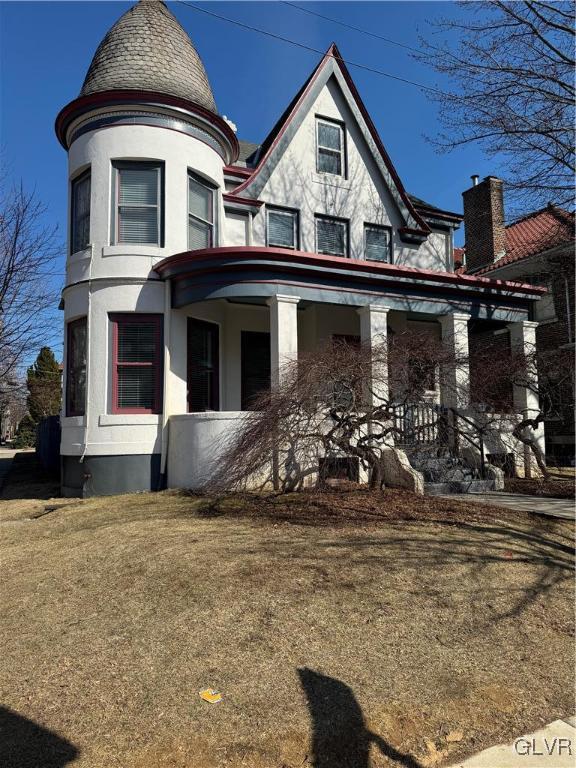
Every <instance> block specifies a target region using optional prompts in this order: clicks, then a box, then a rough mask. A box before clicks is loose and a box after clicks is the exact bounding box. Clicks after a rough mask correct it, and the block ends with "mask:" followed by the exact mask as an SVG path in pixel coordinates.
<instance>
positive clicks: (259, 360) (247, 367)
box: [241, 331, 270, 411]
mask: <svg viewBox="0 0 576 768" xmlns="http://www.w3.org/2000/svg"><path fill="white" fill-rule="evenodd" d="M241 355H242V365H241V400H242V406H241V407H242V410H243V411H250V410H252V409H253V408H254V401H255V400H256V398H257V397H258V395H261V394H263V393H265V392H269V391H270V334H269V333H258V332H255V331H242V340H241Z"/></svg>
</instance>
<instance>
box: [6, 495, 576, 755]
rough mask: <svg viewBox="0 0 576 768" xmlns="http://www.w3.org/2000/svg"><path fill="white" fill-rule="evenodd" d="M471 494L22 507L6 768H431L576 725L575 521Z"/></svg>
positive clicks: (167, 498)
mask: <svg viewBox="0 0 576 768" xmlns="http://www.w3.org/2000/svg"><path fill="white" fill-rule="evenodd" d="M54 506H57V507H58V508H57V509H54ZM470 507H472V508H469V507H468V505H466V504H465V503H459V502H456V501H451V500H443V499H433V498H426V499H420V498H418V497H416V496H412V495H410V494H408V493H402V492H397V491H385V492H384V493H383V494H378V495H373V494H369V493H366V492H361V491H355V492H350V493H332V494H328V495H327V496H326V497H325V498H319V497H315V496H305V497H304V498H302V497H298V496H292V497H288V498H286V499H281V500H279V499H273V498H268V499H260V498H253V497H244V498H242V497H237V498H233V499H228V500H225V501H223V502H212V501H209V500H206V499H202V498H197V497H193V496H187V495H185V494H177V493H170V492H166V493H161V494H135V495H130V496H119V497H109V498H100V499H92V500H85V501H79V500H70V499H60V500H55V501H53V502H47V501H41V500H38V499H36V500H35V499H27V500H18V499H7V500H4V501H0V537H1V538H0V542H1V543H0V563H1V572H0V579H1V582H2V590H1V597H0V610H1V612H2V626H1V629H0V633H1V636H0V643H1V647H2V656H1V659H2V660H1V662H0V666H1V670H0V688H1V692H2V703H3V705H4V707H5V709H4V710H0V729H1V730H3V733H1V734H0V765H2V767H3V768H15V767H16V766H18V768H40V766H41V767H42V768H56V767H57V766H58V767H61V766H64V765H74V766H76V765H78V766H82V767H83V768H88V767H95V766H98V767H99V768H100V767H101V768H111V767H112V766H118V767H119V768H120V767H121V768H156V767H158V768H165V767H168V766H170V767H171V768H185V767H186V768H196V767H197V768H221V767H222V766H230V767H233V768H236V767H238V768H239V767H240V766H242V767H243V768H245V767H250V768H302V767H304V768H306V766H315V768H368V766H372V767H374V768H376V767H380V766H394V767H395V768H417V766H422V767H423V768H424V767H427V766H432V765H437V764H441V763H446V764H449V763H451V762H453V761H454V760H455V759H457V758H459V757H460V756H463V755H466V754H469V753H471V752H474V751H477V750H479V749H481V748H483V747H485V746H489V745H491V744H493V743H495V742H500V741H502V740H507V739H511V738H513V737H514V736H517V735H520V734H522V733H526V732H529V731H532V730H535V729H536V728H537V727H538V726H539V725H541V724H542V723H544V722H548V721H550V720H554V719H556V718H558V717H563V716H564V717H565V716H567V715H569V714H573V712H574V699H573V685H574V680H573V647H574V646H573V637H574V635H573V630H574V623H573V590H572V576H573V571H572V568H573V558H572V552H573V536H572V526H571V525H570V524H569V523H567V522H565V521H561V520H553V519H544V518H539V517H535V516H530V515H527V514H520V513H512V512H507V511H504V510H502V509H498V508H489V507H482V506H480V505H478V504H474V505H470ZM205 687H213V688H217V689H218V690H219V691H221V692H222V695H223V700H222V702H221V703H218V704H209V703H206V702H204V701H202V700H201V699H200V698H199V696H198V692H199V690H200V689H203V688H205Z"/></svg>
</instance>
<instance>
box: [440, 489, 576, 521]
mask: <svg viewBox="0 0 576 768" xmlns="http://www.w3.org/2000/svg"><path fill="white" fill-rule="evenodd" d="M444 498H446V499H457V498H461V499H462V501H477V502H479V503H480V504H494V505H496V506H497V507H506V508H507V509H513V510H516V511H518V512H535V513H536V514H538V515H549V516H551V517H561V518H563V519H565V520H574V519H576V515H575V511H574V499H547V498H546V497H544V496H526V495H525V494H523V493H504V491H489V492H488V493H467V494H466V495H459V494H458V495H456V494H452V495H450V496H444Z"/></svg>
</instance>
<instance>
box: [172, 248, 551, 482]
mask: <svg viewBox="0 0 576 768" xmlns="http://www.w3.org/2000/svg"><path fill="white" fill-rule="evenodd" d="M275 250H276V252H271V251H274V249H254V248H239V249H212V250H211V251H208V252H191V253H187V254H180V255H178V256H175V257H171V258H170V259H166V260H165V261H164V262H162V263H161V264H160V265H159V267H158V268H157V271H158V272H159V274H160V275H161V276H162V277H163V278H164V279H165V280H166V281H167V301H169V304H170V306H169V307H168V306H167V312H166V315H165V340H166V360H165V387H164V389H165V398H164V432H165V437H164V443H165V450H164V452H163V453H164V455H163V460H164V462H165V472H166V473H167V480H168V485H169V486H170V487H176V486H187V487H198V486H199V485H202V484H203V483H204V482H205V481H206V480H207V479H208V478H209V477H210V474H211V471H213V468H214V466H216V464H217V462H218V457H219V455H221V451H222V447H223V446H224V444H225V442H226V440H227V439H228V438H229V437H230V435H232V434H233V433H234V432H235V431H236V430H237V429H238V428H239V427H240V426H241V425H242V423H243V421H244V420H245V419H246V418H250V413H251V410H252V409H253V403H254V400H255V398H256V397H257V396H258V394H259V393H260V392H262V391H265V390H267V389H269V388H270V387H272V388H274V387H278V386H279V385H280V383H281V379H282V372H283V367H284V366H285V365H286V364H288V363H290V362H291V361H294V360H297V359H298V357H299V356H302V355H304V354H306V353H310V352H313V350H314V349H316V348H318V347H319V346H321V345H324V344H326V343H327V342H330V341H331V340H335V339H340V340H344V341H346V342H348V343H351V344H363V345H367V346H368V347H370V346H371V345H374V344H381V343H385V342H386V341H387V340H388V339H389V338H391V337H392V336H394V335H396V334H398V335H401V334H403V333H406V332H411V331H412V332H416V333H419V334H422V335H423V336H425V335H427V334H428V335H429V336H430V337H431V338H433V339H435V340H437V341H440V342H441V343H442V344H443V345H445V346H446V347H448V348H449V349H452V350H454V353H455V354H454V357H455V358H460V359H462V360H464V359H466V358H467V357H468V349H469V344H470V338H473V337H474V336H475V335H476V334H478V333H482V332H483V330H484V329H485V328H488V327H492V328H494V327H498V328H499V329H501V330H502V331H503V332H504V331H506V332H507V333H508V334H509V338H510V340H511V341H512V343H514V344H515V345H516V346H519V345H520V346H521V345H525V346H528V345H529V344H530V343H532V341H533V338H534V332H535V324H534V323H532V322H531V321H530V319H529V317H530V302H531V301H532V300H533V299H534V298H536V297H537V295H538V294H537V293H536V294H535V291H534V289H532V288H531V287H528V286H519V285H516V284H503V283H499V282H496V281H489V280H485V279H482V278H462V277H460V276H457V275H453V274H449V273H423V272H420V271H418V270H413V269H408V268H405V267H404V268H402V267H394V266H392V265H382V264H372V263H368V262H353V260H349V259H336V258H329V257H320V256H317V255H314V254H298V253H296V254H295V253H294V252H286V251H282V249H275ZM341 262H342V263H341ZM536 290H537V289H536ZM470 380H471V374H470V370H469V369H468V368H467V366H466V364H464V363H461V364H460V365H458V366H453V367H452V368H451V369H450V370H448V371H443V372H442V376H441V375H440V372H435V374H434V375H433V376H432V377H431V380H430V386H429V389H428V390H427V391H426V392H425V394H424V397H423V398H422V402H421V403H415V404H413V408H412V409H411V410H410V412H407V413H406V414H405V420H404V423H403V424H400V423H399V429H400V430H401V429H402V428H404V429H405V434H406V441H407V440H408V437H409V433H410V425H411V424H412V425H413V423H414V419H418V418H420V419H429V420H430V424H431V432H430V433H429V438H430V442H432V441H433V440H434V439H435V437H436V435H435V434H434V429H436V428H437V427H436V426H435V424H436V419H435V418H432V419H430V414H431V413H432V412H436V413H437V412H438V409H439V408H441V407H442V406H447V407H449V406H451V405H458V407H460V408H462V407H466V406H467V405H468V403H469V399H470V395H469V391H468V384H469V382H470ZM456 393H457V394H456ZM455 397H457V398H458V400H459V402H458V403H455V402H454V398H455ZM514 404H515V406H516V409H517V410H518V411H519V412H526V411H527V410H529V409H530V407H531V406H534V404H533V403H532V404H531V403H530V395H529V393H528V392H527V391H526V390H524V391H518V392H516V391H515V392H514ZM400 418H402V417H400ZM418 434H419V435H422V431H419V433H418ZM398 442H399V443H400V444H402V443H403V442H404V440H402V438H401V437H399V440H398Z"/></svg>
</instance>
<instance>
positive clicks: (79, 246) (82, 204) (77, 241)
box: [70, 171, 90, 253]
mask: <svg viewBox="0 0 576 768" xmlns="http://www.w3.org/2000/svg"><path fill="white" fill-rule="evenodd" d="M71 226H72V230H71V233H70V248H71V253H76V252H77V251H83V250H84V249H85V248H87V247H88V244H89V243H90V171H86V173H83V174H82V175H81V176H78V178H77V179H74V180H73V182H72V211H71Z"/></svg>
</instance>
